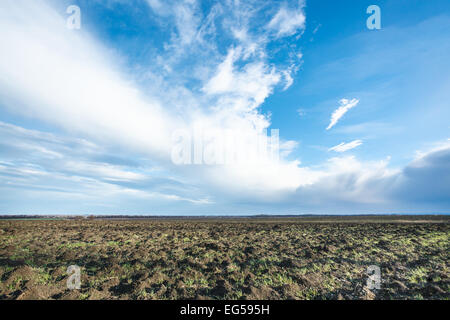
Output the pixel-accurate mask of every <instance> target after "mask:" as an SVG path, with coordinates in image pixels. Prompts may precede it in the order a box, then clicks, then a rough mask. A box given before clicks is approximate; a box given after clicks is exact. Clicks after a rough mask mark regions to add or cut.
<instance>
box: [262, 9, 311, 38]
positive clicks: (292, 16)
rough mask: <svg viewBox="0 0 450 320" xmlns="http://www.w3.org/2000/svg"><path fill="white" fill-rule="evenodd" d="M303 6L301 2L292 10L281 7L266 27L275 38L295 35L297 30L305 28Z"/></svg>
mask: <svg viewBox="0 0 450 320" xmlns="http://www.w3.org/2000/svg"><path fill="white" fill-rule="evenodd" d="M303 6H304V1H302V0H300V1H299V5H298V6H297V7H294V8H291V7H288V6H286V5H282V7H281V8H280V9H279V10H278V12H277V13H276V14H275V16H274V17H273V18H272V20H270V22H269V24H268V26H267V27H268V28H269V29H271V30H273V31H274V32H275V33H276V37H285V36H292V35H294V34H296V33H297V31H298V30H299V29H304V27H305V22H306V16H305V14H304V12H303Z"/></svg>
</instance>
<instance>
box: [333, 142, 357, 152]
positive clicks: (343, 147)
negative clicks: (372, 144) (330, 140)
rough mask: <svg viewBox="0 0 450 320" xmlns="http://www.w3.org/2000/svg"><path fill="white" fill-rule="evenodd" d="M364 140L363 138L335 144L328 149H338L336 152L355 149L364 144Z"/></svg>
mask: <svg viewBox="0 0 450 320" xmlns="http://www.w3.org/2000/svg"><path fill="white" fill-rule="evenodd" d="M362 144H363V142H362V140H354V141H352V142H347V143H345V142H342V143H340V144H338V145H337V146H334V147H332V148H330V149H328V151H336V152H345V151H348V150H351V149H355V148H356V147H358V146H360V145H362Z"/></svg>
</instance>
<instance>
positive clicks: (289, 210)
mask: <svg viewBox="0 0 450 320" xmlns="http://www.w3.org/2000/svg"><path fill="white" fill-rule="evenodd" d="M70 5H76V6H78V7H79V8H80V11H81V28H80V29H79V30H78V29H75V30H70V29H68V28H67V19H68V18H69V16H70V14H68V13H67V12H66V9H67V7H68V6H70ZM370 5H378V6H379V7H380V10H381V29H379V30H376V29H375V30H369V29H368V28H367V26H366V20H367V19H368V18H369V16H370V14H367V13H366V9H367V8H368V7H369V6H370ZM0 8H1V10H0V33H1V37H0V38H1V39H2V40H1V41H2V50H1V52H0V137H1V140H0V213H1V214H23V213H24V214H67V213H70V214H84V213H95V214H189V215H195V214H201V215H204V214H212V215H214V214H261V213H263V214H270V213H272V214H311V213H317V214H320V213H321V214H356V213H398V212H404V213H448V212H450V124H449V121H448V119H450V104H449V101H450V76H449V75H450V59H449V56H450V41H449V40H450V3H449V2H448V1H446V0H433V1H419V0H408V1H406V0H395V1H394V0H391V1H362V0H361V1H359V0H358V1H356V0H354V1H351V0H345V1H265V2H261V1H251V0H250V1H237V0H234V1H233V0H227V1H220V2H214V1H200V0H185V1H173V0H171V1H160V0H137V1H133V2H132V3H131V2H129V1H124V0H104V1H100V0H96V1H86V0H78V1H75V0H72V1H56V0H55V1H51V0H49V1H34V2H33V3H30V2H29V1H25V0H19V1H17V0H16V1H9V0H6V1H2V2H1V4H0ZM199 128H200V129H199ZM271 129H278V130H279V146H278V147H276V148H275V149H276V151H278V153H279V159H278V158H277V159H274V158H270V157H268V156H267V155H259V154H258V155H257V156H256V157H252V153H251V152H252V151H251V150H253V149H252V148H253V147H254V146H255V145H256V144H257V143H255V141H256V140H255V139H254V137H258V139H259V138H266V137H267V135H268V136H269V137H270V136H271ZM196 130H200V132H202V136H201V137H202V138H203V139H204V140H203V142H202V143H203V144H202V149H201V150H202V152H204V153H202V155H203V157H204V158H202V159H203V160H205V159H206V155H207V154H208V150H209V151H210V150H215V151H217V150H219V149H214V148H215V147H216V146H218V145H220V143H219V142H220V141H223V139H224V137H227V134H229V133H232V135H233V137H237V139H235V140H233V146H234V147H236V148H237V147H239V148H241V149H236V150H238V151H237V153H236V154H237V158H239V159H240V160H237V161H235V162H232V163H216V162H214V163H205V161H206V160H205V161H203V162H202V163H200V164H199V163H197V164H193V163H183V164H180V163H177V162H176V161H174V150H175V149H174V148H176V147H179V146H180V145H179V143H180V140H179V139H178V140H177V138H176V137H180V135H179V134H180V133H182V135H185V134H186V133H187V134H188V135H189V137H190V138H191V140H189V142H190V145H189V150H191V144H193V143H194V142H195V141H197V140H196V138H195V132H197V131H196ZM182 141H183V142H186V141H188V140H183V139H182ZM258 141H259V140H258ZM212 147H213V149H211V148H212ZM192 148H194V149H192V150H191V152H193V154H194V153H195V152H196V151H195V150H196V149H195V147H192ZM208 148H209V149H208ZM176 150H178V149H176ZM182 150H184V152H185V151H186V150H187V149H182ZM239 150H240V151H239ZM249 150H250V151H249ZM258 150H259V149H258ZM179 154H181V153H179ZM193 154H192V155H193ZM214 155H215V156H216V154H215V153H214ZM215 159H216V158H215Z"/></svg>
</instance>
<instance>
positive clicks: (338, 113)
mask: <svg viewBox="0 0 450 320" xmlns="http://www.w3.org/2000/svg"><path fill="white" fill-rule="evenodd" d="M358 103H359V100H358V99H352V100H347V99H341V100H340V101H339V104H340V105H341V106H340V107H339V108H337V109H336V110H335V111H334V112H333V114H332V115H331V120H330V124H329V125H328V127H327V130H330V129H331V128H332V127H334V126H335V125H336V124H337V123H338V121H339V119H341V118H342V116H343V115H344V114H346V113H347V111H348V110H350V109H351V108H353V107H355V106H356V105H357V104H358Z"/></svg>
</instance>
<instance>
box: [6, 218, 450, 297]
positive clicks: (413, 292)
mask: <svg viewBox="0 0 450 320" xmlns="http://www.w3.org/2000/svg"><path fill="white" fill-rule="evenodd" d="M449 222H450V218H449V217H448V216H439V217H417V216H416V217H411V218H409V217H400V218H391V217H374V218H373V217H371V218H367V217H360V218H348V217H347V218H342V217H341V218H332V217H324V218H273V219H197V220H192V219H179V220H168V219H148V220H92V221H91V220H55V221H51V220H40V221H39V220H17V221H12V220H0V281H1V282H0V299H448V298H449V296H450V280H449V252H450V250H449V249H450V248H449V244H450V243H449V236H450V224H449ZM70 265H78V266H80V267H81V270H82V271H81V289H80V290H69V289H68V288H67V278H68V275H67V274H66V271H67V267H68V266H70ZM370 265H376V266H379V267H380V270H381V279H382V283H381V289H379V290H376V289H373V290H369V289H368V288H367V287H366V281H367V278H368V275H367V267H368V266H370Z"/></svg>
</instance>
